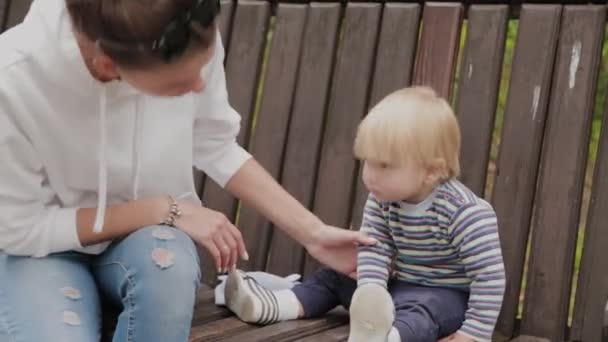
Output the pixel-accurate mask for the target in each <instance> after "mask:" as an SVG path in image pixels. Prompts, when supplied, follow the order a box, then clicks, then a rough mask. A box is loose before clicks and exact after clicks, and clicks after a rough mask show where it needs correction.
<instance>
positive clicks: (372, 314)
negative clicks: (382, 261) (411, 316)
mask: <svg viewBox="0 0 608 342" xmlns="http://www.w3.org/2000/svg"><path fill="white" fill-rule="evenodd" d="M394 321H395V305H394V304H393V299H392V298H391V295H390V294H389V293H388V291H387V290H386V289H385V288H384V287H382V286H380V285H376V284H365V285H362V286H361V287H359V288H357V290H356V291H355V293H354V295H353V300H352V302H351V305H350V334H349V335H348V342H386V340H387V337H388V334H389V333H390V331H391V329H392V327H393V323H394Z"/></svg>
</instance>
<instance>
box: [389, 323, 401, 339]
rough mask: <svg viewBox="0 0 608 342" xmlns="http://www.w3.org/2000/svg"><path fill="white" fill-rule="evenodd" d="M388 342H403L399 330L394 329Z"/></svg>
mask: <svg viewBox="0 0 608 342" xmlns="http://www.w3.org/2000/svg"><path fill="white" fill-rule="evenodd" d="M386 342H401V335H399V330H397V328H395V327H393V328H392V329H391V332H390V333H388V337H387V338H386Z"/></svg>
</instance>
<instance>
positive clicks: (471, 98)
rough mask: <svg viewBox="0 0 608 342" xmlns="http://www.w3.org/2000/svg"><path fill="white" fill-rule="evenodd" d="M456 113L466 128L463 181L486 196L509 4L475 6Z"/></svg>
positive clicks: (466, 46) (462, 64) (462, 153)
mask: <svg viewBox="0 0 608 342" xmlns="http://www.w3.org/2000/svg"><path fill="white" fill-rule="evenodd" d="M468 14H469V15H468V18H469V24H468V33H467V37H466V43H465V44H466V45H465V50H464V57H463V59H462V63H461V66H460V82H459V86H458V103H457V105H456V114H457V116H458V121H459V122H460V126H461V130H462V146H461V151H462V152H461V157H460V165H461V168H462V176H461V180H462V181H463V183H465V184H466V185H467V186H468V187H469V188H470V189H471V190H472V191H473V192H475V193H476V194H477V195H478V196H480V197H483V196H484V189H485V185H486V174H487V171H488V160H489V157H490V147H491V145H492V133H493V131H494V118H495V113H496V105H497V103H498V92H499V87H500V76H501V71H502V62H503V56H504V51H505V38H506V29H507V21H508V19H509V7H508V6H506V5H505V6H501V5H495V6H490V5H471V7H470V8H469V13H468Z"/></svg>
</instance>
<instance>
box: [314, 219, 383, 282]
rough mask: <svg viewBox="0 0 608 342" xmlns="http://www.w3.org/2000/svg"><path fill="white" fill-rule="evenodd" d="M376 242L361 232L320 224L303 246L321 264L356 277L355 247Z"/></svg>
mask: <svg viewBox="0 0 608 342" xmlns="http://www.w3.org/2000/svg"><path fill="white" fill-rule="evenodd" d="M376 242H377V241H376V240H375V239H373V238H370V237H368V236H367V235H365V234H363V233H360V232H355V231H351V230H347V229H341V228H336V227H331V226H327V225H325V224H322V225H321V226H320V227H317V228H315V229H314V231H313V232H312V233H311V239H310V240H309V241H307V242H306V244H305V247H306V250H307V251H308V253H310V255H312V256H313V257H314V258H315V259H317V260H318V261H319V262H321V263H322V264H324V265H326V266H329V267H331V268H333V269H334V270H336V271H338V272H340V273H343V274H346V275H349V276H350V277H352V278H356V271H357V247H358V246H359V245H366V246H371V245H374V244H376Z"/></svg>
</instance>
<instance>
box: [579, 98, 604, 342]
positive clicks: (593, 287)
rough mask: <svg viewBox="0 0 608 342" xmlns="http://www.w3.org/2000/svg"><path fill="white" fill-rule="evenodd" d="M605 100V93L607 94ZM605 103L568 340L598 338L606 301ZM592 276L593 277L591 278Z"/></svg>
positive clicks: (598, 339) (599, 337) (592, 339)
mask: <svg viewBox="0 0 608 342" xmlns="http://www.w3.org/2000/svg"><path fill="white" fill-rule="evenodd" d="M606 95H607V96H606V99H608V93H607V94H606ZM607 118H608V102H606V107H605V110H604V117H603V119H602V121H603V122H602V125H603V126H602V132H601V136H600V139H599V146H598V155H597V161H596V166H595V175H594V177H593V187H592V189H591V204H590V208H589V215H588V219H587V227H586V230H585V243H584V246H583V256H582V261H581V267H580V274H579V277H578V286H577V290H576V301H575V307H574V319H573V321H572V330H571V331H570V340H573V341H601V340H602V327H603V325H604V310H605V304H606V301H607V300H608V258H606V246H608V225H607V224H606V222H608V122H607V121H606V120H607ZM592 277H593V280H592V279H591V278H592Z"/></svg>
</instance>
